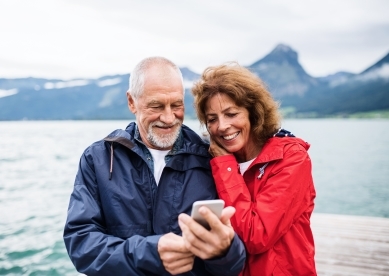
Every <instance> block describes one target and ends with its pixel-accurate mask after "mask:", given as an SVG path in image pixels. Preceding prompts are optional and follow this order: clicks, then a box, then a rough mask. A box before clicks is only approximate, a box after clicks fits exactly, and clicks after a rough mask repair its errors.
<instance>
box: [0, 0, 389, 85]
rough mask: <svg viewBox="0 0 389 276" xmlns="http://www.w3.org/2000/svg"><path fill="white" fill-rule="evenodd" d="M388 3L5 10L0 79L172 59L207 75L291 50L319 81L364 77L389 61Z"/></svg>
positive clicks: (81, 74) (95, 1) (71, 1)
mask: <svg viewBox="0 0 389 276" xmlns="http://www.w3.org/2000/svg"><path fill="white" fill-rule="evenodd" d="M388 10H389V2H388V1H386V0H359V1H358V0H344V1H334V0H328V1H325V2H317V1H308V0H296V1H293V2H291V1H287V0H274V1H266V2H265V1H254V0H242V1H226V0H214V1H208V0H197V1H193V0H192V1H190V0H187V1H173V0H165V1H157V0H149V1H142V0H134V1H127V0H112V1H103V0H67V1H65V0H35V1H27V0H13V1H2V2H0V26H1V27H0V28H1V30H2V31H1V35H2V49H1V52H0V61H1V60H5V61H7V63H6V64H7V66H4V65H3V66H2V67H0V76H3V77H11V76H14V77H16V76H19V77H21V76H35V77H46V78H61V79H69V78H91V77H93V78H96V77H100V76H104V75H113V74H126V73H130V71H131V70H132V68H133V67H134V66H135V64H136V63H137V62H138V61H139V60H141V59H143V58H144V57H146V56H151V55H162V56H166V57H168V58H169V59H171V60H173V61H174V62H176V63H177V64H178V65H179V66H182V67H183V66H186V67H189V68H191V69H192V70H195V71H196V72H198V73H200V72H201V71H202V70H203V69H204V68H205V67H207V66H209V65H215V64H219V63H223V62H226V61H238V62H239V63H241V64H242V65H249V64H251V63H254V62H255V61H257V60H258V59H260V58H262V57H264V56H265V55H266V54H268V53H269V52H270V51H271V50H272V49H273V48H274V47H275V46H276V45H277V44H279V43H285V44H287V45H289V46H291V47H292V48H293V49H294V50H296V51H297V52H298V53H299V61H300V62H301V64H302V65H303V67H304V68H305V69H306V71H307V72H308V73H309V74H311V75H314V76H323V75H327V74H332V73H335V72H337V71H351V72H361V71H363V70H364V69H366V68H367V67H369V66H370V65H372V64H373V63H375V62H376V61H378V59H379V58H381V57H382V56H384V55H385V54H386V53H387V52H388V51H389V46H388V45H389V17H388V16H387V11H388Z"/></svg>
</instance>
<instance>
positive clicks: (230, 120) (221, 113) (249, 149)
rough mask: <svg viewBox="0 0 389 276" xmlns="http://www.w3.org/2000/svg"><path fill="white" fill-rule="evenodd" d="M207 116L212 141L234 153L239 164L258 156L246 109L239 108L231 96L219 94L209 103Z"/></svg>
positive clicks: (206, 109)
mask: <svg viewBox="0 0 389 276" xmlns="http://www.w3.org/2000/svg"><path fill="white" fill-rule="evenodd" d="M205 116H206V125H207V129H208V132H209V134H210V136H211V139H213V140H214V141H215V142H217V143H218V144H219V145H220V146H222V147H223V148H224V149H225V150H227V151H228V152H230V153H233V154H234V155H235V157H236V158H237V160H238V162H245V161H248V160H251V159H253V158H255V157H256V156H257V154H258V153H259V149H257V148H258V146H257V145H255V143H254V141H253V139H252V137H251V135H250V134H251V124H250V120H249V113H248V110H247V109H246V108H244V107H239V106H237V105H236V104H235V102H234V101H233V100H232V99H231V98H230V97H229V96H227V95H225V94H222V93H219V94H216V95H215V96H213V97H212V98H210V99H209V100H208V101H207V103H206V106H205Z"/></svg>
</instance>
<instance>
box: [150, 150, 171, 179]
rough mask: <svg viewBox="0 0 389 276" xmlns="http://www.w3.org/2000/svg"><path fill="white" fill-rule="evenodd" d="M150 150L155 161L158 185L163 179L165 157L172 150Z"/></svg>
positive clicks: (155, 174)
mask: <svg viewBox="0 0 389 276" xmlns="http://www.w3.org/2000/svg"><path fill="white" fill-rule="evenodd" d="M148 150H149V151H150V153H151V156H152V157H153V161H154V178H155V182H157V185H158V183H159V179H160V178H161V174H162V171H163V168H164V167H165V165H166V164H165V156H166V154H167V153H168V152H169V151H170V150H156V149H150V148H148Z"/></svg>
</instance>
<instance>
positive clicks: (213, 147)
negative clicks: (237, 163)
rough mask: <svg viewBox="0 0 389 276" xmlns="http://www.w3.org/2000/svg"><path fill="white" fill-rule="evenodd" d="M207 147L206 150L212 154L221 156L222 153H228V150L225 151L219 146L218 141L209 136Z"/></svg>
mask: <svg viewBox="0 0 389 276" xmlns="http://www.w3.org/2000/svg"><path fill="white" fill-rule="evenodd" d="M209 142H210V145H209V149H208V152H209V153H210V154H211V155H212V156H213V157H217V156H222V155H229V154H231V153H229V152H228V151H226V150H225V149H224V148H223V147H222V146H220V145H219V144H218V143H216V142H215V141H214V140H213V139H212V138H211V137H209Z"/></svg>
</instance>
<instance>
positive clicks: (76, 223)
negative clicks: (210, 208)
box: [64, 123, 246, 276]
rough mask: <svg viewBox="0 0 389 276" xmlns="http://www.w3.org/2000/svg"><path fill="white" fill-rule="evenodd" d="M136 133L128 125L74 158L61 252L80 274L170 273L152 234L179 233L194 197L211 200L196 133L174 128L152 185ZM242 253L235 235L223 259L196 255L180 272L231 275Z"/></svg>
mask: <svg viewBox="0 0 389 276" xmlns="http://www.w3.org/2000/svg"><path fill="white" fill-rule="evenodd" d="M137 136H139V132H137V127H136V125H135V123H131V124H130V125H129V126H128V127H127V129H126V130H125V131H124V130H116V131H114V132H112V133H111V134H110V135H109V136H108V137H107V138H105V139H104V140H101V141H98V142H95V143H94V144H92V145H91V146H89V147H88V148H87V149H86V150H85V151H84V153H83V155H82V156H81V160H80V164H79V170H78V173H77V176H76V180H75V184H74V190H73V192H72V194H71V197H70V203H69V208H68V217H67V221H66V225H65V229H64V241H65V245H66V249H67V251H68V253H69V256H70V259H71V260H72V262H73V264H74V265H75V267H76V269H77V270H78V271H79V272H81V273H85V274H87V275H170V274H169V273H168V272H167V271H166V270H165V269H164V266H163V264H162V262H161V260H160V258H159V254H158V250H157V245H158V240H159V238H160V237H161V236H162V235H163V234H166V233H169V232H173V233H176V234H181V229H180V227H179V226H178V218H177V217H178V215H179V214H180V213H187V214H190V212H191V206H192V203H193V202H194V201H196V200H204V199H214V198H217V193H216V188H215V184H214V180H213V178H212V173H211V168H210V164H209V161H210V155H209V153H208V144H206V143H205V142H204V141H203V140H202V139H201V138H200V137H199V136H198V135H197V134H196V133H194V132H193V131H192V130H190V129H189V128H188V127H186V126H183V127H182V131H181V134H180V137H179V138H178V139H177V141H176V143H175V145H174V146H173V149H172V150H171V152H170V153H169V154H168V156H167V159H166V160H168V161H167V164H166V167H165V168H164V170H163V173H162V175H161V179H160V182H159V185H158V187H157V184H156V182H155V179H154V174H153V171H152V161H150V160H152V159H150V158H151V155H149V153H148V151H147V150H145V147H144V146H141V142H140V141H137V140H136V139H135V138H136V137H137ZM134 137H135V138H134ZM245 256H246V253H245V250H244V245H243V243H242V242H241V240H240V239H239V237H238V236H237V235H235V237H234V239H233V242H232V244H231V247H230V249H229V250H228V252H227V254H226V255H225V256H223V257H221V258H215V259H212V260H205V261H203V260H201V259H199V258H196V259H195V264H194V267H193V270H192V271H190V272H188V273H185V274H182V275H223V276H226V275H238V274H239V272H240V271H241V270H242V269H243V265H244V261H245Z"/></svg>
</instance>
